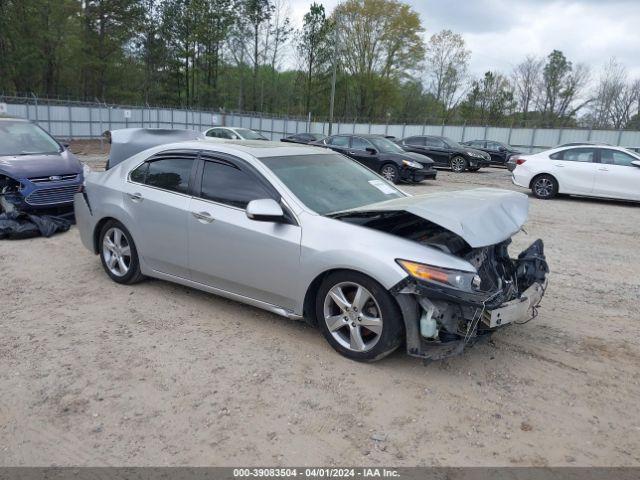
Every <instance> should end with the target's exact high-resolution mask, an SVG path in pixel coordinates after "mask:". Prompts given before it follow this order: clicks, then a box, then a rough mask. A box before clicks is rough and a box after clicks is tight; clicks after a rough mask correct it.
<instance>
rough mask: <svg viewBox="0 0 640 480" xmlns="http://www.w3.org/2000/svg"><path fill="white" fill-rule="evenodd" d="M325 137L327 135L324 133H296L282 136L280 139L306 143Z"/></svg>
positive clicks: (288, 141)
mask: <svg viewBox="0 0 640 480" xmlns="http://www.w3.org/2000/svg"><path fill="white" fill-rule="evenodd" d="M324 137H326V135H323V134H322V133H295V134H293V135H289V136H288V137H284V138H281V139H280V141H281V142H286V143H301V144H305V145H306V144H308V143H311V142H317V141H319V140H322V139H323V138H324Z"/></svg>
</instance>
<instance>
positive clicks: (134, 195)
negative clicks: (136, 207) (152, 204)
mask: <svg viewBox="0 0 640 480" xmlns="http://www.w3.org/2000/svg"><path fill="white" fill-rule="evenodd" d="M127 195H129V198H130V199H131V200H133V201H134V202H141V201H142V200H143V198H142V194H140V193H138V192H136V193H128V194H127Z"/></svg>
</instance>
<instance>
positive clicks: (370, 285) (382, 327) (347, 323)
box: [315, 271, 404, 362]
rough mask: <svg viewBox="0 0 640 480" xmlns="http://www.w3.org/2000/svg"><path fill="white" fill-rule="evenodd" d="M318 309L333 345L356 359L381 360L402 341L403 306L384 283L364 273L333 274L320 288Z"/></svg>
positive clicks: (323, 328) (317, 300)
mask: <svg viewBox="0 0 640 480" xmlns="http://www.w3.org/2000/svg"><path fill="white" fill-rule="evenodd" d="M315 310H316V319H317V322H318V325H319V327H320V330H321V331H322V334H323V335H324V338H325V339H326V340H327V342H329V345H331V347H333V349H334V350H336V351H337V352H338V353H340V354H341V355H343V356H345V357H347V358H350V359H352V360H357V361H360V362H372V361H375V360H380V359H381V358H383V357H385V356H387V355H389V354H390V353H391V352H393V351H394V350H395V349H396V348H398V346H399V345H400V344H401V343H402V338H403V331H404V324H403V321H402V313H401V312H400V308H399V307H398V305H397V304H396V302H395V300H394V299H393V297H392V296H391V294H389V292H387V290H385V288H384V287H383V286H382V285H380V284H379V283H378V282H376V281H375V280H373V279H372V278H370V277H367V276H366V275H363V274H361V273H357V272H351V271H339V272H334V273H331V274H329V275H328V276H327V277H326V278H325V279H324V281H323V282H322V284H321V285H320V288H319V289H318V293H317V295H316V308H315Z"/></svg>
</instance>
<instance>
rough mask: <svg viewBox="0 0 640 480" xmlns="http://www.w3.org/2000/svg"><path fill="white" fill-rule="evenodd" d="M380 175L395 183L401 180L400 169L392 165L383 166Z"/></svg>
mask: <svg viewBox="0 0 640 480" xmlns="http://www.w3.org/2000/svg"><path fill="white" fill-rule="evenodd" d="M380 175H382V176H383V177H384V178H386V179H387V180H389V181H390V182H393V183H398V181H399V180H400V171H399V170H398V167H396V166H395V165H394V164H392V163H387V164H385V165H383V166H382V168H381V169H380Z"/></svg>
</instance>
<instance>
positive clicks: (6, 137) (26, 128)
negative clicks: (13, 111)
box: [0, 120, 60, 155]
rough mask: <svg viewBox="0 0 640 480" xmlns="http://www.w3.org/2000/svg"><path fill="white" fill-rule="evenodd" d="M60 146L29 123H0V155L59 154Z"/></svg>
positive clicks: (5, 121) (45, 133)
mask: <svg viewBox="0 0 640 480" xmlns="http://www.w3.org/2000/svg"><path fill="white" fill-rule="evenodd" d="M59 152H60V145H58V143H57V142H56V141H55V140H54V139H53V138H51V137H50V136H49V134H48V133H47V132H45V131H44V130H42V129H41V128H40V127H38V126H37V125H34V124H33V123H29V122H13V121H10V120H9V121H7V120H3V121H0V155H32V154H45V153H59Z"/></svg>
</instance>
